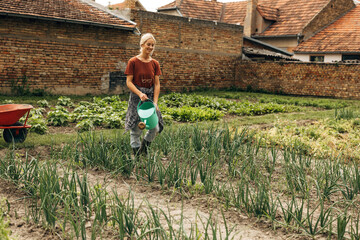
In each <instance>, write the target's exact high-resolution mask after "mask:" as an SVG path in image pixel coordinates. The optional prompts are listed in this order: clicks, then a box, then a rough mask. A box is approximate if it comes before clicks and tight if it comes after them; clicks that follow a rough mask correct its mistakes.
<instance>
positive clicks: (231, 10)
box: [222, 1, 247, 25]
mask: <svg viewBox="0 0 360 240" xmlns="http://www.w3.org/2000/svg"><path fill="white" fill-rule="evenodd" d="M246 6H247V3H246V1H241V2H230V3H226V4H225V11H224V14H223V17H222V21H223V22H226V23H230V24H240V25H244V19H245V16H246Z"/></svg>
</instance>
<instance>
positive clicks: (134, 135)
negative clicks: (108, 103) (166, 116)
mask: <svg viewBox="0 0 360 240" xmlns="http://www.w3.org/2000/svg"><path fill="white" fill-rule="evenodd" d="M159 131H160V127H159V124H158V125H157V126H156V127H155V128H153V129H150V130H149V131H147V133H146V134H145V137H144V139H145V140H146V141H148V142H152V141H153V140H154V139H155V136H156V134H157V133H158V132H159ZM141 133H142V130H140V129H139V127H138V126H137V124H136V125H135V127H133V128H132V129H130V146H131V147H132V148H139V147H140V145H141V141H140V136H141Z"/></svg>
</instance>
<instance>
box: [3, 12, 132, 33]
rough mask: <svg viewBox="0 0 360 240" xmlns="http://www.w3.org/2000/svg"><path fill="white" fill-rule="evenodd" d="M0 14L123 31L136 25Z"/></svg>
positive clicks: (7, 14) (8, 14)
mask: <svg viewBox="0 0 360 240" xmlns="http://www.w3.org/2000/svg"><path fill="white" fill-rule="evenodd" d="M0 15H1V16H10V17H21V18H28V19H39V20H46V21H54V22H65V23H74V24H81V25H88V26H97V27H105V28H114V29H121V30H125V31H135V30H136V26H134V27H126V26H121V25H114V24H105V23H96V22H90V21H80V20H73V19H66V18H54V17H43V16H36V15H28V14H19V13H8V12H0Z"/></svg>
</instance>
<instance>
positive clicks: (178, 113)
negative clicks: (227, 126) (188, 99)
mask: <svg viewBox="0 0 360 240" xmlns="http://www.w3.org/2000/svg"><path fill="white" fill-rule="evenodd" d="M166 112H167V113H168V114H169V115H171V116H172V117H173V119H174V120H176V121H180V122H196V121H206V120H219V119H220V117H222V116H223V115H224V114H223V113H222V112H221V111H219V110H214V109H211V108H195V107H189V106H183V107H182V108H169V109H167V110H166Z"/></svg>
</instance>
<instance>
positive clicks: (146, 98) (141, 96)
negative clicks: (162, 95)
mask: <svg viewBox="0 0 360 240" xmlns="http://www.w3.org/2000/svg"><path fill="white" fill-rule="evenodd" d="M139 98H140V99H141V101H145V100H148V99H149V98H148V96H147V95H146V94H145V93H140V95H139Z"/></svg>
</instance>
